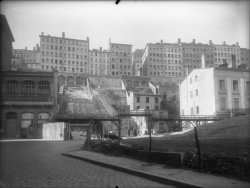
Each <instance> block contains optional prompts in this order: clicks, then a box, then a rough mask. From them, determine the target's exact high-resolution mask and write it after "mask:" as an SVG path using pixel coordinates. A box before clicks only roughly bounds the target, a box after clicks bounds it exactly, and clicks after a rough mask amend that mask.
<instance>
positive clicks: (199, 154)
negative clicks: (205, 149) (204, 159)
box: [194, 126, 201, 172]
mask: <svg viewBox="0 0 250 188" xmlns="http://www.w3.org/2000/svg"><path fill="white" fill-rule="evenodd" d="M194 136H195V143H196V147H197V152H198V170H199V172H200V171H201V151H200V143H199V139H198V132H197V127H196V126H195V127H194Z"/></svg>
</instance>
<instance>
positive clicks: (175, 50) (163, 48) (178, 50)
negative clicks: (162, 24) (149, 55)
mask: <svg viewBox="0 0 250 188" xmlns="http://www.w3.org/2000/svg"><path fill="white" fill-rule="evenodd" d="M148 49H149V50H165V51H167V52H180V51H181V48H180V47H179V46H177V47H172V48H170V47H152V46H149V48H148Z"/></svg>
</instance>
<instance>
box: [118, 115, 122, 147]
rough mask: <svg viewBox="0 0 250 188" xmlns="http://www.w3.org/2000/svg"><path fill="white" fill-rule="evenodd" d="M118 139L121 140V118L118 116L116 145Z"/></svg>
mask: <svg viewBox="0 0 250 188" xmlns="http://www.w3.org/2000/svg"><path fill="white" fill-rule="evenodd" d="M120 141H121V120H120V117H119V120H118V145H120Z"/></svg>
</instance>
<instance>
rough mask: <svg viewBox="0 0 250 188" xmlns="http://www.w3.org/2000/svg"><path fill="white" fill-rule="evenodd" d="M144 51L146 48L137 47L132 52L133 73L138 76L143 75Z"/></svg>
mask: <svg viewBox="0 0 250 188" xmlns="http://www.w3.org/2000/svg"><path fill="white" fill-rule="evenodd" d="M143 53H144V49H136V50H135V51H134V52H133V53H132V74H133V75H136V76H140V75H142V73H141V70H142V69H141V68H142V56H143Z"/></svg>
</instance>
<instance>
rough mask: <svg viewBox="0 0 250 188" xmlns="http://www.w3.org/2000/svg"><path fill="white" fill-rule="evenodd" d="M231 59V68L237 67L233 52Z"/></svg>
mask: <svg viewBox="0 0 250 188" xmlns="http://www.w3.org/2000/svg"><path fill="white" fill-rule="evenodd" d="M231 60H232V68H237V66H236V56H235V55H234V54H232V55H231Z"/></svg>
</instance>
